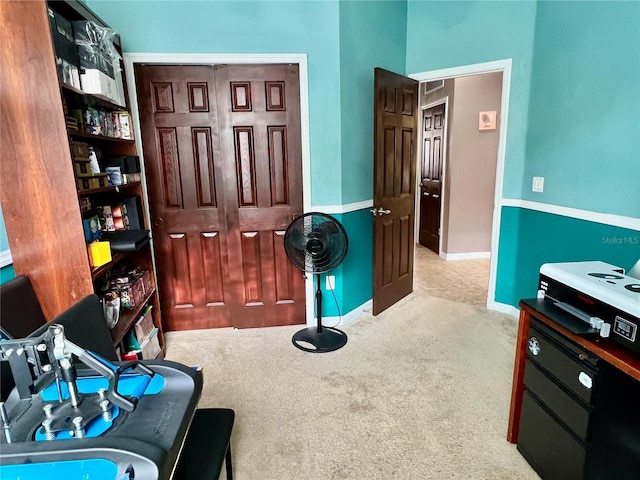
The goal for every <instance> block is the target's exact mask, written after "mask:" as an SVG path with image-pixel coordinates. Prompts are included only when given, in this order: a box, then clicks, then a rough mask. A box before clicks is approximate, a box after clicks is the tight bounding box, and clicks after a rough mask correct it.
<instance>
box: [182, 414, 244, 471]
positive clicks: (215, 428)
mask: <svg viewBox="0 0 640 480" xmlns="http://www.w3.org/2000/svg"><path fill="white" fill-rule="evenodd" d="M234 419H235V412H234V411H233V410H231V409H229V408H199V409H197V410H196V413H195V415H194V416H193V421H192V422H191V427H190V428H189V433H188V434H187V439H186V440H185V442H184V447H183V449H182V456H181V457H180V461H179V462H178V466H177V467H176V473H175V475H174V478H175V479H176V480H218V478H220V473H221V472H222V465H223V464H224V465H226V471H227V480H233V464H232V461H231V431H232V430H233V421H234Z"/></svg>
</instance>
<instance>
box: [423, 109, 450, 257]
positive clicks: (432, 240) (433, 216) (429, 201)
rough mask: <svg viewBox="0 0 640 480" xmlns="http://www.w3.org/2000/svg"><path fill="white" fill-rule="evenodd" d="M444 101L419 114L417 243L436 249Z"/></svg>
mask: <svg viewBox="0 0 640 480" xmlns="http://www.w3.org/2000/svg"><path fill="white" fill-rule="evenodd" d="M443 145H444V103H443V104H441V105H436V106H435V107H432V108H427V109H426V110H425V111H424V113H423V118H422V162H421V167H420V168H421V172H420V178H421V181H420V233H419V236H418V238H419V242H420V244H421V245H424V246H425V247H427V248H429V249H430V250H433V251H434V252H436V253H439V245H440V216H441V215H440V211H441V205H442V165H443V156H442V152H443Z"/></svg>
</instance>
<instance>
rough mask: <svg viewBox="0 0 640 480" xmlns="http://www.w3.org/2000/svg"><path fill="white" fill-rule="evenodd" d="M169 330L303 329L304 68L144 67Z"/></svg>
mask: <svg viewBox="0 0 640 480" xmlns="http://www.w3.org/2000/svg"><path fill="white" fill-rule="evenodd" d="M135 77H136V88H137V96H138V104H139V109H140V110H139V111H140V124H141V130H142V145H143V152H144V162H145V171H146V178H147V184H148V191H149V205H150V209H151V222H152V228H153V241H154V251H155V255H156V262H157V274H158V280H159V286H160V292H159V293H160V300H161V308H162V315H163V322H164V323H165V328H166V329H167V330H185V329H197V328H213V327H224V326H234V327H240V328H243V327H261V326H273V325H290V324H298V323H304V322H305V294H304V278H303V276H302V274H301V272H300V271H299V270H296V269H295V267H293V266H292V265H291V263H290V262H289V261H288V259H287V257H286V254H285V252H284V246H283V239H284V232H285V230H286V228H287V226H288V224H289V223H290V222H291V220H292V219H293V218H294V217H295V216H296V215H299V214H301V213H302V210H303V204H302V153H301V152H302V147H301V133H300V94H299V77H298V66H297V65H215V66H213V65H198V66H185V65H136V66H135Z"/></svg>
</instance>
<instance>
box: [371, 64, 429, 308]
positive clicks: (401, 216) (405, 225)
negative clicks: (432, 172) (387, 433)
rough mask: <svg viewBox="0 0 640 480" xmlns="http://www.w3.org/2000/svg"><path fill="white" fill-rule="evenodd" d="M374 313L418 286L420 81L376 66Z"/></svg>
mask: <svg viewBox="0 0 640 480" xmlns="http://www.w3.org/2000/svg"><path fill="white" fill-rule="evenodd" d="M374 95H375V100H374V102H375V103H374V106H375V109H374V193H373V205H374V223H373V225H374V228H373V272H374V273H373V314H374V315H377V314H378V313H380V312H382V311H383V310H385V309H386V308H388V307H390V306H391V305H393V304H394V303H396V302H397V301H398V300H400V299H401V298H403V297H405V296H406V295H408V294H409V293H411V292H412V291H413V248H414V218H415V185H416V155H417V153H416V149H417V144H416V134H417V131H418V121H417V108H418V82H416V81H415V80H412V79H410V78H407V77H403V76H402V75H398V74H396V73H393V72H389V71H386V70H383V69H381V68H376V69H375V75H374Z"/></svg>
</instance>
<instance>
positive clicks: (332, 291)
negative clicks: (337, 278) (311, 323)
mask: <svg viewBox="0 0 640 480" xmlns="http://www.w3.org/2000/svg"><path fill="white" fill-rule="evenodd" d="M329 290H331V295H333V301H334V302H336V308H337V309H338V322H337V323H336V324H335V325H332V326H331V327H329V328H336V327H337V326H338V325H340V323H341V322H342V314H341V313H340V306H339V305H338V299H337V298H336V292H335V291H334V289H333V288H330V289H329Z"/></svg>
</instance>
